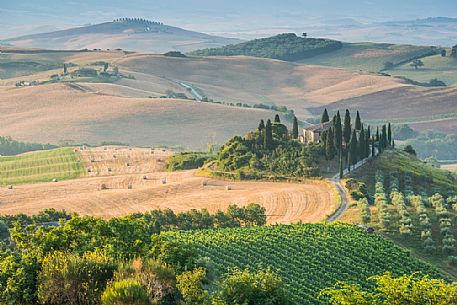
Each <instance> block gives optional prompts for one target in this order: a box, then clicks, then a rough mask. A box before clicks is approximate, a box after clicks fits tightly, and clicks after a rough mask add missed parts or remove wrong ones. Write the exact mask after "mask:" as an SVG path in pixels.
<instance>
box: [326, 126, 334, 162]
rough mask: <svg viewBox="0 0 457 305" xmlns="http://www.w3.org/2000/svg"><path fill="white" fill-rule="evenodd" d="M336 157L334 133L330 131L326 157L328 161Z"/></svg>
mask: <svg viewBox="0 0 457 305" xmlns="http://www.w3.org/2000/svg"><path fill="white" fill-rule="evenodd" d="M334 156H335V144H334V143H333V131H332V129H331V128H330V129H329V130H328V134H327V139H326V141H325V157H326V158H327V160H332V159H333V157H334Z"/></svg>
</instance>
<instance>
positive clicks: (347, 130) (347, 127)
mask: <svg viewBox="0 0 457 305" xmlns="http://www.w3.org/2000/svg"><path fill="white" fill-rule="evenodd" d="M351 130H352V129H351V114H350V113H349V110H348V109H346V114H345V115H344V125H343V140H344V144H345V152H346V154H345V156H346V163H349V162H348V160H349V159H348V152H349V142H350V141H351Z"/></svg>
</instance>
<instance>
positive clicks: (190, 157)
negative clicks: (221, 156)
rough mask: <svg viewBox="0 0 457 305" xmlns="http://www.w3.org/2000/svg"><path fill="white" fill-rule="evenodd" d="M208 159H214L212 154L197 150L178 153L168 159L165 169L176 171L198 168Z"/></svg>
mask: <svg viewBox="0 0 457 305" xmlns="http://www.w3.org/2000/svg"><path fill="white" fill-rule="evenodd" d="M210 160H214V156H213V155H211V154H206V153H198V152H185V153H180V154H177V155H175V156H172V157H170V158H169V159H168V162H167V170H169V171H177V170H186V169H194V168H199V167H201V166H203V164H205V163H206V162H208V161H210Z"/></svg>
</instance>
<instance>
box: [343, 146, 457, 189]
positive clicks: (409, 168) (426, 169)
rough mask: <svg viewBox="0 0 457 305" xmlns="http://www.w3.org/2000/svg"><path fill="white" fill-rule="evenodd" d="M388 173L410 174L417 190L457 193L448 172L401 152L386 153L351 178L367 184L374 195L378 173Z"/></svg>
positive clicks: (456, 184)
mask: <svg viewBox="0 0 457 305" xmlns="http://www.w3.org/2000/svg"><path fill="white" fill-rule="evenodd" d="M378 170H381V171H383V172H384V173H385V174H387V173H403V174H410V175H411V176H412V179H413V185H414V187H415V188H416V189H426V190H428V191H429V192H434V191H435V190H440V191H442V192H443V193H447V192H448V191H454V192H457V183H456V181H455V179H454V177H453V176H452V174H451V173H450V172H448V171H445V170H442V169H440V168H438V167H434V166H432V165H430V164H427V163H425V162H423V161H421V160H419V159H417V158H415V157H412V156H410V155H408V154H407V153H406V152H403V151H401V150H393V151H392V150H388V151H385V152H383V153H382V154H381V156H379V157H378V158H376V159H375V160H373V161H371V162H370V164H369V165H367V166H363V167H362V168H360V169H358V170H356V171H354V172H353V173H352V174H350V175H349V176H350V177H352V178H356V179H359V180H361V181H363V182H365V183H366V185H367V187H368V192H369V193H370V194H373V193H374V184H375V183H374V181H375V175H376V171H378Z"/></svg>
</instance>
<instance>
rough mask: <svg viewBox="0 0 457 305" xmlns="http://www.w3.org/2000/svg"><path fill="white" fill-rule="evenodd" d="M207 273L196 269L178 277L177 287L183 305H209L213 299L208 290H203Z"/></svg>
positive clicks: (201, 269)
mask: <svg viewBox="0 0 457 305" xmlns="http://www.w3.org/2000/svg"><path fill="white" fill-rule="evenodd" d="M205 279H206V271H205V269H203V268H196V269H194V270H192V271H186V272H183V273H182V274H180V275H178V276H177V277H176V283H177V284H176V286H177V287H178V290H179V292H180V293H181V295H182V299H183V302H182V304H183V305H209V304H211V298H210V294H209V292H208V290H206V289H204V288H203V282H204V281H205Z"/></svg>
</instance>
